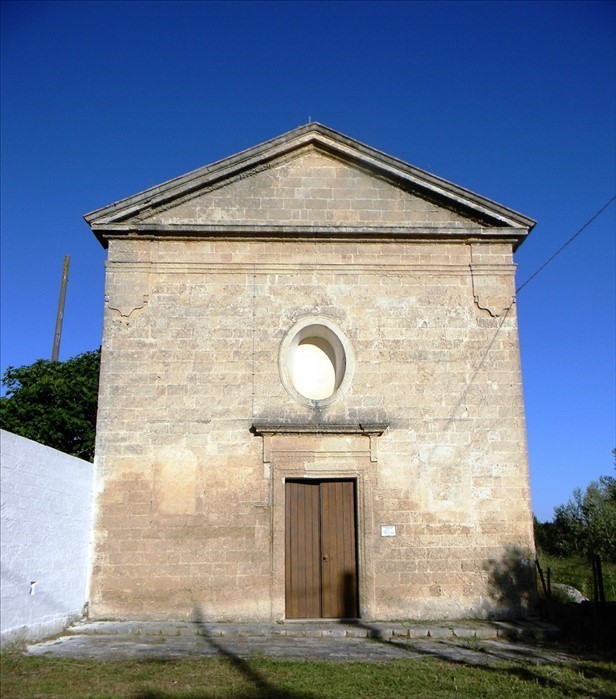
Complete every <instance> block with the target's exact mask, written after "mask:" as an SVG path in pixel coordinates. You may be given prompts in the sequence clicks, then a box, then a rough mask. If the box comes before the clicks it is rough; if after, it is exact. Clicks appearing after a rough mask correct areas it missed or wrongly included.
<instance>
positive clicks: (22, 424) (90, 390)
mask: <svg viewBox="0 0 616 699" xmlns="http://www.w3.org/2000/svg"><path fill="white" fill-rule="evenodd" d="M99 369H100V349H99V350H95V351H93V352H84V353H83V354H79V355H77V356H76V357H73V358H72V359H68V360H67V361H65V362H53V361H48V360H45V359H39V360H38V361H36V362H34V363H33V364H29V365H27V366H22V367H17V368H15V367H9V368H8V369H7V370H6V372H5V374H4V376H3V377H2V385H3V387H4V389H5V395H4V396H2V397H0V428H2V429H3V430H8V431H9V432H14V433H15V434H18V435H21V436H22V437H27V438H28V439H33V440H35V441H37V442H40V443H41V444H45V445H47V446H49V447H53V448H54V449H59V450H60V451H63V452H66V453H67V454H72V455H73V456H78V457H79V458H81V459H87V460H89V461H92V460H93V459H94V437H95V434H96V408H97V401H98V377H99Z"/></svg>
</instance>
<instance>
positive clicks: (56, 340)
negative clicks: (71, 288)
mask: <svg viewBox="0 0 616 699" xmlns="http://www.w3.org/2000/svg"><path fill="white" fill-rule="evenodd" d="M70 261H71V258H70V257H69V256H68V255H65V256H64V266H63V268H62V284H61V286H60V301H59V302H58V315H57V316H56V332H55V333H54V336H53V349H52V350H51V361H52V362H57V361H58V355H59V354H60V339H61V338H62V321H63V320H64V303H65V301H66V285H67V283H68V266H69V264H70Z"/></svg>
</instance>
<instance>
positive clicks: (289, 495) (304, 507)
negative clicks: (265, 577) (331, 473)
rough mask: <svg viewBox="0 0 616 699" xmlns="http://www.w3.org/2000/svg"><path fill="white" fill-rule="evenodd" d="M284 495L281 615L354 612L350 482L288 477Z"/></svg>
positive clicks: (352, 490)
mask: <svg viewBox="0 0 616 699" xmlns="http://www.w3.org/2000/svg"><path fill="white" fill-rule="evenodd" d="M285 496H286V502H285V508H286V510H285V520H286V531H285V554H286V558H285V602H286V617H287V618H288V619H315V618H327V619H332V618H334V619H335V618H339V619H353V618H356V617H358V616H359V609H358V595H357V537H356V518H355V510H356V508H355V481H353V480H321V481H315V480H296V481H295V480H288V481H287V482H286V485H285Z"/></svg>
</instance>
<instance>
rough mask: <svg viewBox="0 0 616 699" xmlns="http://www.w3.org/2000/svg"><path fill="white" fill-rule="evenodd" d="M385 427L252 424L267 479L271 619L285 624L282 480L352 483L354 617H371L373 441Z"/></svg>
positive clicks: (374, 527)
mask: <svg viewBox="0 0 616 699" xmlns="http://www.w3.org/2000/svg"><path fill="white" fill-rule="evenodd" d="M386 429H387V425H381V424H379V425H364V426H362V425H357V424H355V425H350V426H349V425H327V426H326V425H280V424H279V425H272V424H258V423H255V424H254V425H253V428H252V431H253V433H254V434H256V435H258V436H261V437H262V439H263V467H264V476H265V477H267V478H269V480H270V503H271V549H270V551H271V586H270V600H271V618H272V621H285V619H286V617H285V483H286V481H287V479H316V480H326V479H333V480H336V479H353V480H355V482H356V498H357V511H356V516H357V520H356V532H357V575H358V593H359V616H360V618H361V619H364V620H366V621H370V620H372V619H373V618H374V615H375V612H376V599H375V571H374V560H373V555H372V549H373V546H374V544H375V542H376V537H377V536H378V532H377V524H376V523H375V522H374V516H373V514H374V513H373V511H374V505H373V497H374V492H375V490H376V462H377V458H378V457H377V438H378V437H379V436H380V435H382V434H383V432H384V431H385V430H386Z"/></svg>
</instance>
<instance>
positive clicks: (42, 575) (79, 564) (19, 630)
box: [0, 430, 93, 644]
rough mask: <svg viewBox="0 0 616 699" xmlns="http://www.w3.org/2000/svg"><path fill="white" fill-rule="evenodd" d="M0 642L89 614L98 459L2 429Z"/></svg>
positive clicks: (42, 631)
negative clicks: (95, 461)
mask: <svg viewBox="0 0 616 699" xmlns="http://www.w3.org/2000/svg"><path fill="white" fill-rule="evenodd" d="M0 444H1V447H2V451H1V465H2V469H1V471H2V485H1V492H2V517H1V520H2V525H1V546H2V547H1V552H2V566H1V581H0V582H1V597H0V599H1V611H2V613H1V624H0V637H1V640H2V644H5V643H8V642H12V641H16V640H31V639H35V638H41V637H43V636H46V635H51V634H54V633H57V632H59V631H61V630H62V629H63V628H64V627H65V626H66V625H67V624H68V623H70V622H71V621H74V620H75V619H77V618H80V617H81V616H82V615H83V610H84V605H85V603H86V600H87V585H88V576H89V570H90V537H91V531H92V498H91V493H92V478H93V464H91V463H88V462H87V461H82V460H81V459H77V458H75V457H73V456H69V455H68V454H64V453H62V452H59V451H57V450H55V449H51V448H49V447H45V446H43V445H42V444H38V443H37V442H33V441H32V440H30V439H24V438H23V437H18V436H17V435H15V434H12V433H10V432H5V431H4V430H1V431H0Z"/></svg>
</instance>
